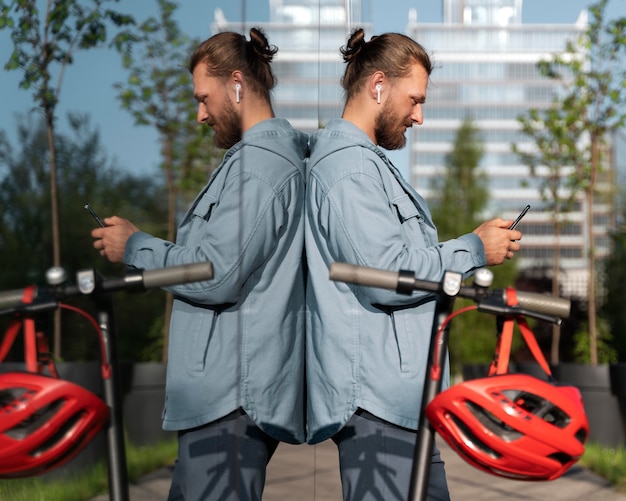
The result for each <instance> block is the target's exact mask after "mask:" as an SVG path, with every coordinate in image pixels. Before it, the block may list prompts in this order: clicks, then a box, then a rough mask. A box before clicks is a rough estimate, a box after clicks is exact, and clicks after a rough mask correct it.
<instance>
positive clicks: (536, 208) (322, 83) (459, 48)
mask: <svg viewBox="0 0 626 501" xmlns="http://www.w3.org/2000/svg"><path fill="white" fill-rule="evenodd" d="M268 1H269V6H270V19H269V22H267V23H259V22H246V23H244V24H245V26H244V25H243V24H242V23H241V20H233V21H227V20H226V19H224V18H223V15H220V14H219V12H216V16H215V22H214V24H213V31H214V32H217V31H225V30H233V31H238V32H242V30H243V29H245V32H246V33H247V31H248V30H249V28H250V27H251V26H255V25H261V26H262V27H263V29H265V31H266V32H267V34H268V36H269V39H270V42H271V43H273V44H276V45H277V46H278V47H279V49H280V50H279V52H278V54H277V56H276V59H275V62H274V64H273V68H274V71H275V73H276V75H277V78H278V89H279V91H278V92H277V93H276V95H275V96H274V108H275V111H276V113H277V115H278V116H282V117H285V118H287V119H288V120H290V121H291V123H292V124H293V125H294V126H295V127H297V128H299V129H301V130H304V131H306V132H311V131H313V130H315V129H317V128H318V127H319V126H320V125H322V126H323V125H324V124H325V123H326V122H328V120H329V119H331V118H334V117H337V116H339V115H340V114H341V111H342V107H343V97H342V89H341V87H340V85H339V79H340V76H341V75H342V73H343V71H344V64H343V62H342V60H341V56H340V54H339V50H338V49H339V47H341V46H342V45H344V44H345V42H346V40H347V37H348V35H349V34H350V32H351V31H352V29H354V28H355V27H357V26H360V27H363V28H364V29H365V32H366V34H367V35H368V36H370V35H371V34H373V33H374V30H373V27H372V24H371V23H365V22H363V21H366V19H365V15H364V12H367V7H366V5H369V4H368V2H369V1H370V0H268ZM377 1H384V0H377ZM431 3H432V4H437V3H436V2H428V7H426V6H424V7H423V8H438V6H439V5H441V4H438V5H431ZM424 4H426V2H424ZM442 4H443V22H442V23H419V22H417V19H418V16H417V14H416V12H415V10H412V11H411V12H410V13H409V19H410V21H409V24H408V26H407V29H406V33H407V34H408V35H410V36H411V37H413V38H414V39H415V40H417V41H418V42H420V43H421V44H422V45H424V47H426V49H427V50H428V51H429V52H430V53H431V54H432V55H433V59H434V63H435V71H434V72H433V74H432V76H431V85H430V86H429V91H428V102H427V104H426V106H425V109H424V125H423V126H422V127H413V128H412V129H411V135H410V138H409V141H408V146H407V148H408V149H409V150H410V166H411V167H410V180H411V183H412V184H413V186H415V187H416V189H417V190H418V191H419V192H420V193H422V194H423V195H424V196H425V197H426V198H432V196H433V193H432V190H431V181H432V178H433V177H435V176H441V175H443V172H444V169H445V155H446V153H448V152H449V151H450V149H451V147H452V143H453V141H454V140H455V136H456V132H457V130H458V127H459V126H460V124H461V122H462V121H463V119H464V118H465V117H466V116H470V117H472V118H473V120H474V121H475V124H476V125H477V126H478V127H479V128H480V130H481V135H482V139H483V141H484V143H485V156H484V158H483V160H482V164H481V167H482V168H483V169H485V170H486V172H487V173H488V176H489V179H490V187H491V204H490V206H489V209H488V214H485V217H493V216H495V215H499V216H502V217H505V218H510V219H513V218H514V217H515V216H516V215H517V214H518V213H519V211H520V210H521V209H522V208H523V207H524V206H525V205H526V204H531V205H532V209H531V211H530V212H529V213H528V214H527V215H526V217H525V218H524V220H523V222H522V223H521V225H520V229H521V230H522V231H523V233H524V240H523V251H522V253H520V256H519V265H520V267H521V268H522V269H526V270H533V269H537V268H544V269H547V270H548V272H549V270H550V269H551V265H552V262H553V256H554V251H555V245H556V241H555V237H554V234H553V227H552V224H551V222H550V219H549V215H548V214H547V212H545V211H542V206H545V204H544V203H543V202H542V201H541V196H540V193H539V189H538V186H539V182H538V180H537V179H536V178H533V177H531V176H530V174H529V171H528V168H527V167H525V166H524V165H523V164H522V162H521V161H520V159H519V158H518V157H517V155H515V154H513V153H512V151H511V145H512V144H513V143H516V144H518V145H519V146H520V147H521V148H523V149H529V148H532V147H533V145H532V144H531V143H530V141H529V139H528V138H527V137H526V136H524V135H523V134H521V132H520V126H519V123H518V121H517V117H518V116H519V115H522V114H524V113H526V112H527V111H528V110H529V109H530V108H539V107H542V106H546V107H547V106H548V105H549V104H550V102H551V100H552V96H553V95H554V93H555V92H556V90H557V87H556V86H555V83H554V82H552V81H550V80H548V79H546V78H544V77H542V76H541V75H540V74H539V71H538V70H537V67H536V63H537V62H538V61H539V60H540V59H542V58H544V57H546V56H548V55H550V54H553V53H557V52H559V51H562V50H563V49H564V47H565V42H566V40H570V39H573V38H574V37H576V36H577V35H578V34H580V33H581V32H583V31H584V30H585V29H586V14H585V13H584V12H583V13H581V15H580V17H579V20H578V21H577V23H576V24H559V25H548V24H541V25H525V24H522V0H442ZM420 5H421V4H420ZM398 15H399V18H402V17H403V16H402V15H401V13H399V14H398ZM398 31H401V30H400V29H399V30H398ZM394 154H395V152H394ZM394 161H396V160H395V159H394ZM605 186H606V184H605ZM601 201H602V198H601V197H598V204H597V206H596V208H595V213H596V218H595V222H594V224H595V234H596V242H595V243H596V256H597V257H598V258H602V257H604V256H606V254H607V252H608V248H609V239H608V233H607V232H608V230H609V229H610V227H611V226H612V225H613V218H612V214H611V206H610V204H606V205H602V204H601ZM451 210H454V208H452V209H451ZM585 211H586V208H585V207H584V204H583V202H582V200H581V202H580V203H579V204H578V205H577V207H576V210H575V211H574V212H572V213H570V214H569V215H568V223H567V224H566V225H565V227H564V229H563V231H562V236H561V238H560V246H561V249H560V255H561V267H562V269H563V271H564V273H563V275H562V277H561V281H562V283H563V285H564V290H563V293H564V294H566V295H570V294H572V295H584V294H585V287H586V276H587V273H586V261H585V259H586V256H587V255H588V244H587V242H586V241H585V235H586V232H585V226H584V225H585V220H586V219H585Z"/></svg>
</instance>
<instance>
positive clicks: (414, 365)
mask: <svg viewBox="0 0 626 501" xmlns="http://www.w3.org/2000/svg"><path fill="white" fill-rule="evenodd" d="M310 149H311V156H310V159H309V163H308V167H307V197H306V198H307V201H306V227H305V246H306V254H307V262H308V267H309V273H308V281H307V299H306V301H307V357H306V363H307V389H308V399H309V400H308V410H307V412H308V415H307V423H308V433H307V440H308V441H309V442H311V443H317V442H320V441H322V440H324V439H326V438H328V437H330V436H332V435H333V434H335V433H336V432H337V431H338V430H339V429H340V428H341V427H342V426H343V425H344V424H345V423H346V422H347V421H348V419H350V417H351V416H352V414H353V413H354V412H355V410H357V408H362V409H365V410H367V411H369V412H371V413H372V414H374V415H376V416H378V417H379V418H381V419H384V420H386V421H389V422H391V423H394V424H396V425H398V426H402V427H405V428H411V429H417V423H418V418H419V416H418V415H419V410H420V405H421V399H422V389H423V383H424V375H425V369H426V362H427V357H428V349H429V344H430V334H431V329H432V322H433V316H434V315H433V313H434V306H435V305H434V300H433V299H434V298H433V296H432V295H429V294H427V293H420V292H414V293H413V294H412V295H410V296H407V295H401V294H397V293H396V292H394V291H389V290H385V289H378V288H371V287H360V286H354V285H347V284H344V283H340V282H333V281H330V280H329V278H328V268H329V266H330V264H331V263H333V262H335V261H339V262H346V263H351V264H356V265H360V266H368V267H373V268H380V269H384V270H391V271H398V270H401V269H406V270H411V271H414V272H415V274H416V277H417V278H419V279H423V280H433V281H438V280H440V279H441V277H442V276H443V273H444V271H456V272H460V273H463V274H464V275H466V274H468V273H470V272H471V271H473V270H474V269H476V268H479V267H482V266H484V265H485V264H486V261H485V255H484V248H483V244H482V242H481V240H480V239H479V238H478V236H476V235H474V234H467V235H463V236H461V237H459V238H458V239H454V240H450V241H448V242H445V243H438V239H437V231H436V228H435V226H434V224H433V221H432V218H431V215H430V212H429V210H428V208H427V206H426V203H425V201H424V200H423V198H422V197H421V196H420V195H418V194H417V193H416V192H415V190H414V189H413V188H412V187H411V186H410V185H409V184H408V183H407V182H406V181H405V180H404V179H403V178H402V176H401V175H400V173H399V172H398V171H397V170H396V169H395V167H393V166H392V165H391V163H390V162H389V160H388V159H387V157H386V156H385V154H384V153H383V151H382V150H380V149H379V148H377V147H376V146H375V145H374V144H373V143H372V142H371V140H370V139H369V138H368V136H367V135H366V134H365V133H364V132H363V131H361V130H360V129H359V128H357V127H356V126H354V125H353V124H351V123H350V122H347V121H345V120H341V119H337V120H333V121H331V122H330V123H329V124H328V126H327V127H326V128H325V129H322V130H319V131H318V132H317V133H316V134H315V135H314V136H313V137H312V138H311V140H310ZM459 216H460V217H462V215H459ZM444 384H448V382H447V376H446V382H445V383H444Z"/></svg>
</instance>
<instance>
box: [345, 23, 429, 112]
mask: <svg viewBox="0 0 626 501" xmlns="http://www.w3.org/2000/svg"><path fill="white" fill-rule="evenodd" d="M340 50H341V54H342V55H343V60H344V62H346V63H347V66H346V71H345V72H344V75H343V77H342V79H341V86H342V87H343V88H344V90H345V92H346V99H348V100H349V99H350V98H351V97H353V96H354V95H355V94H356V93H357V92H358V91H359V90H360V88H361V86H362V85H363V82H364V81H365V79H366V78H367V77H368V76H370V75H372V74H373V73H375V72H376V71H382V72H383V73H384V74H385V75H387V77H388V78H402V77H406V76H407V75H408V74H409V73H410V72H411V66H412V65H413V64H415V63H419V64H420V65H421V66H423V67H424V70H426V73H427V74H428V75H429V76H430V74H431V72H432V69H433V68H432V63H431V61H430V57H429V56H428V53H427V52H426V50H425V49H424V47H422V46H421V45H420V44H418V43H417V42H416V41H415V40H413V39H412V38H409V37H407V36H406V35H402V34H400V33H384V34H382V35H379V36H373V37H372V38H371V39H370V41H369V42H366V41H365V32H364V31H363V28H357V29H356V30H354V31H353V32H352V35H350V38H349V39H348V43H347V44H346V45H345V46H344V47H342V48H341V49H340Z"/></svg>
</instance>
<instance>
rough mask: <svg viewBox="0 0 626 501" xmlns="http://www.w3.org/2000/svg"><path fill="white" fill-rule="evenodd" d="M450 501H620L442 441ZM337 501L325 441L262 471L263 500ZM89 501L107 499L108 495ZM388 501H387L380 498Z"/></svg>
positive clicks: (150, 494)
mask: <svg viewBox="0 0 626 501" xmlns="http://www.w3.org/2000/svg"><path fill="white" fill-rule="evenodd" d="M438 445H439V448H440V449H441V455H442V457H443V458H444V460H445V461H446V471H447V476H448V485H449V487H450V494H451V497H452V501H491V500H498V501H502V500H507V501H511V500H512V501H521V500H537V501H546V500H548V501H578V500H581V501H626V495H623V494H619V493H618V492H616V491H615V490H613V489H611V487H610V486H609V485H608V484H607V482H605V481H604V480H603V479H601V478H600V477H598V476H597V475H595V474H593V473H591V472H590V471H588V470H586V469H584V468H581V467H579V466H576V465H575V466H574V467H573V468H571V469H570V470H569V471H568V472H567V473H566V474H565V475H563V476H562V477H561V478H559V479H557V480H554V481H552V482H522V481H515V480H507V479H504V478H500V477H496V476H493V475H488V474H486V473H483V472H481V471H479V470H477V469H475V468H473V467H471V466H469V465H468V464H467V463H465V462H464V461H463V460H462V459H460V458H459V457H458V456H457V455H456V454H455V453H454V452H452V451H451V450H450V449H449V448H448V446H447V445H446V444H445V443H444V442H443V441H442V440H439V441H438ZM171 473H172V471H171V468H162V469H160V470H158V471H156V472H153V473H151V474H149V475H146V476H145V477H143V478H142V479H141V480H140V481H139V482H137V483H136V484H134V485H131V487H130V501H165V500H166V499H167V493H168V490H169V486H170V480H171ZM291 500H294V501H341V485H340V481H339V466H338V462H337V451H336V448H335V445H334V444H333V443H332V442H331V441H326V442H324V443H322V444H319V445H316V446H309V445H287V444H281V445H280V446H279V447H278V450H277V451H276V454H275V455H274V457H273V459H272V461H271V462H270V465H269V469H268V477H267V482H266V486H265V494H264V496H263V501H291ZM92 501H109V497H108V495H102V496H98V497H96V498H94V499H93V500H92ZM385 501H391V500H385Z"/></svg>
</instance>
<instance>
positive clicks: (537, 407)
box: [502, 390, 570, 428]
mask: <svg viewBox="0 0 626 501" xmlns="http://www.w3.org/2000/svg"><path fill="white" fill-rule="evenodd" d="M502 393H503V394H504V395H505V396H506V397H507V398H509V399H510V400H511V401H512V402H513V403H515V405H517V406H518V407H520V408H522V409H524V410H525V411H526V412H528V413H530V414H534V415H535V416H537V417H539V418H541V419H543V420H544V421H545V422H546V423H549V424H551V425H553V426H556V427H557V428H565V427H566V426H567V425H568V424H569V423H570V417H569V416H568V415H567V414H566V413H565V412H563V411H562V410H561V409H560V408H559V407H557V406H556V405H554V404H553V403H551V402H549V401H548V400H546V399H544V398H541V397H539V396H537V395H534V394H532V393H528V392H525V391H518V390H506V391H503V392H502Z"/></svg>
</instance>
